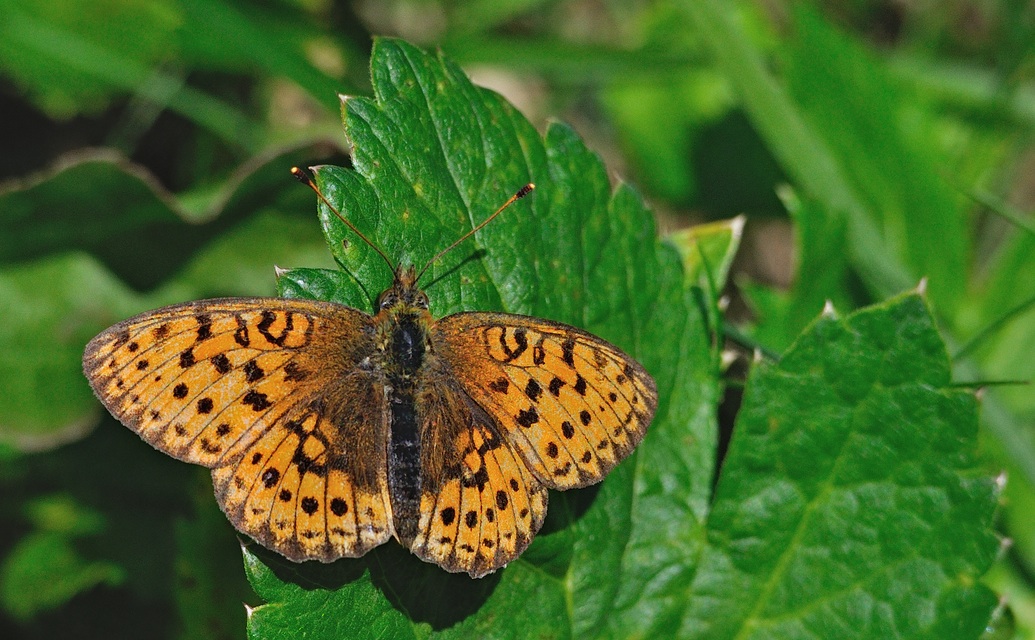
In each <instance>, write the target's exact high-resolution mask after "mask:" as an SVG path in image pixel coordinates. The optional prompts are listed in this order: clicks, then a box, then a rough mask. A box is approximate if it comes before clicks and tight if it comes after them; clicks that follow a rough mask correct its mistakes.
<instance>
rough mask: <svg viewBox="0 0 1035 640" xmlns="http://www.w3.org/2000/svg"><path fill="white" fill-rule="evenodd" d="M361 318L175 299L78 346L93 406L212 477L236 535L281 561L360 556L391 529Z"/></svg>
mask: <svg viewBox="0 0 1035 640" xmlns="http://www.w3.org/2000/svg"><path fill="white" fill-rule="evenodd" d="M373 336H374V330H373V324H372V318H371V317H370V316H369V315H367V314H365V313H362V312H360V311H357V310H355V309H350V308H348V307H344V306H341V305H336V304H331V303H324V302H314V301H306V300H287V299H281V298H240V299H218V300H204V301H200V302H191V303H186V304H181V305H174V306H171V307H166V308H163V309H159V310H157V311H152V312H149V313H145V314H142V315H140V316H137V317H135V318H131V319H129V320H126V321H125V322H121V323H119V324H117V325H115V326H113V327H111V328H109V329H107V330H106V331H104V332H102V333H101V334H99V335H98V336H97V337H95V338H94V339H93V340H91V341H90V343H89V344H88V345H87V347H86V352H85V355H84V356H83V368H84V371H85V373H86V377H87V378H88V379H89V381H90V384H91V386H92V387H93V389H94V392H95V393H96V394H97V397H98V398H100V400H101V402H103V403H104V405H105V406H106V407H107V408H108V410H109V411H111V413H112V414H113V415H115V417H117V418H118V419H119V420H120V421H122V423H123V424H125V425H126V426H128V427H129V428H130V429H132V430H133V431H135V432H136V433H137V434H139V435H140V437H141V438H143V439H144V440H146V441H147V442H149V443H150V444H152V445H153V446H154V447H155V448H157V449H159V450H161V451H163V452H165V453H168V454H169V455H171V456H173V457H176V458H178V459H180V460H184V461H186V462H192V463H195V464H200V465H204V466H206V467H209V468H211V469H212V477H213V484H214V486H215V491H216V497H217V499H218V501H219V504H220V506H221V507H222V508H223V510H224V511H225V512H226V514H227V516H228V517H229V519H230V521H231V522H233V524H234V526H235V527H237V528H238V529H239V530H240V531H242V532H244V533H246V534H248V535H250V536H251V537H253V538H255V539H256V540H258V541H259V542H261V543H262V544H263V545H265V546H267V547H269V548H271V549H274V550H275V551H278V552H280V553H281V554H283V555H285V556H286V557H288V558H290V559H292V560H296V561H301V560H305V559H318V560H322V561H325V562H328V561H331V560H334V559H336V558H339V557H342V556H359V555H362V554H363V553H365V552H366V551H367V550H369V549H370V548H372V547H374V546H377V545H378V544H381V543H382V542H384V541H385V540H387V539H388V538H389V537H390V536H391V533H392V528H391V520H392V519H391V507H390V505H389V501H388V492H387V487H386V483H385V466H386V458H385V447H384V442H385V433H386V431H385V429H386V427H385V424H386V422H385V420H386V414H385V401H384V386H383V384H382V383H381V382H380V380H379V379H378V378H377V377H376V375H375V374H374V373H373V372H371V371H369V368H368V367H365V366H364V364H363V363H364V360H365V359H366V358H368V357H369V356H370V355H371V354H372V353H373V351H374V337H373Z"/></svg>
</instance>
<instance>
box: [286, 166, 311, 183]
mask: <svg viewBox="0 0 1035 640" xmlns="http://www.w3.org/2000/svg"><path fill="white" fill-rule="evenodd" d="M291 175H293V176H295V178H297V179H298V181H299V182H301V183H302V184H305V185H309V186H310V187H311V186H313V180H312V178H310V177H309V175H308V174H307V173H306V172H305V171H302V170H301V169H299V168H298V167H291Z"/></svg>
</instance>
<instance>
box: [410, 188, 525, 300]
mask: <svg viewBox="0 0 1035 640" xmlns="http://www.w3.org/2000/svg"><path fill="white" fill-rule="evenodd" d="M533 189H535V185H534V184H532V183H531V182H529V183H528V184H526V185H525V186H523V187H521V188H520V189H518V191H517V193H515V194H514V195H512V196H510V198H509V199H508V200H507V201H506V202H504V203H503V206H501V207H500V208H499V209H496V212H495V213H493V214H492V215H491V216H489V217H488V218H486V219H485V220H483V221H482V223H481V224H479V225H478V226H477V227H475V228H474V229H471V230H470V231H468V232H467V233H465V234H464V235H462V236H460V239H459V240H457V241H456V242H454V243H453V244H451V245H449V246H448V247H446V248H445V249H443V250H442V251H439V252H438V253H437V254H436V255H435V257H434V258H432V259H431V260H428V263H427V264H426V265H424V268H423V269H421V270H420V273H418V274H417V278H416V280H414V282H416V281H418V280H420V277H421V276H422V275H424V272H425V271H427V270H428V267H430V266H431V265H433V264H435V262H436V261H437V260H438V259H439V258H441V257H442V256H444V255H446V254H447V253H449V252H450V251H452V250H453V249H455V248H456V246H457V245H458V244H460V243H461V242H463V241H464V240H467V239H468V238H470V237H471V236H473V235H474V234H476V233H478V231H479V230H480V229H481V228H482V227H484V226H485V225H487V224H489V223H490V222H492V219H493V218H495V217H496V216H498V215H499V214H501V213H503V210H504V209H506V208H507V207H509V206H510V205H512V204H514V203H515V202H517V201H518V200H520V199H521V198H524V197H525V196H527V195H528V194H530V193H532V190H533Z"/></svg>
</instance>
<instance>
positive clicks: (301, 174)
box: [291, 167, 509, 273]
mask: <svg viewBox="0 0 1035 640" xmlns="http://www.w3.org/2000/svg"><path fill="white" fill-rule="evenodd" d="M291 175H293V176H295V177H296V178H298V181H299V182H301V183H302V184H304V185H305V186H307V187H309V188H310V189H312V190H313V191H314V192H315V193H316V196H317V197H318V198H320V200H322V201H323V203H324V204H325V205H327V208H328V209H330V210H331V211H333V212H334V215H336V216H338V219H339V220H341V221H342V222H344V223H345V226H346V227H348V228H349V229H352V232H353V233H355V234H356V235H357V236H359V237H360V239H361V240H363V242H365V243H367V244H368V245H370V246H371V248H372V249H373V250H374V251H376V252H377V253H378V255H380V256H381V258H382V259H384V261H385V264H387V265H388V268H389V269H391V270H392V272H393V273H394V272H395V265H393V264H392V261H391V260H389V259H388V256H386V255H385V252H384V251H381V248H380V247H378V246H377V245H376V244H374V243H373V242H371V241H370V239H369V238H367V237H366V236H365V235H363V233H362V232H361V231H360V230H359V229H357V228H356V225H354V224H352V223H351V222H349V220H348V218H346V217H345V216H343V215H341V212H340V211H338V209H337V207H335V206H334V205H333V204H331V202H330V200H328V199H327V196H325V195H323V192H322V191H320V187H318V186H316V183H315V182H313V179H312V178H310V177H309V175H308V174H307V173H306V172H305V171H302V170H301V169H299V168H298V167H291ZM508 204H509V203H508Z"/></svg>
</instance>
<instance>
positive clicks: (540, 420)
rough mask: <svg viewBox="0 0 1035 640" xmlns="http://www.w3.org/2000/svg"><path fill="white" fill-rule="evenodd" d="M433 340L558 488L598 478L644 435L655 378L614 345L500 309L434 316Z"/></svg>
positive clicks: (471, 392) (536, 468) (455, 372)
mask: <svg viewBox="0 0 1035 640" xmlns="http://www.w3.org/2000/svg"><path fill="white" fill-rule="evenodd" d="M432 340H433V342H434V343H435V344H436V345H437V346H438V348H439V351H440V353H441V354H442V357H443V359H445V360H446V361H449V362H453V363H462V366H454V367H453V370H452V374H453V375H454V376H455V377H456V379H457V381H458V382H459V383H460V385H461V386H462V387H463V388H464V390H465V391H466V392H467V393H468V394H469V395H470V397H471V398H473V399H474V401H475V402H477V403H478V405H480V406H481V407H482V408H483V409H484V410H485V411H486V412H487V413H488V414H489V415H490V416H491V417H492V418H493V419H495V420H496V421H497V422H498V423H500V424H502V425H504V426H505V427H506V428H505V429H504V434H505V437H506V439H507V441H508V442H509V443H510V444H511V445H512V446H513V447H514V448H515V449H516V450H517V451H518V452H519V453H520V455H521V458H522V460H523V461H524V462H525V463H526V464H527V465H528V467H529V468H530V469H531V470H532V471H533V472H534V473H535V475H536V476H537V477H538V478H539V480H540V481H541V482H542V483H543V484H545V485H546V486H548V487H550V488H553V489H570V488H573V487H581V486H586V485H589V484H593V483H595V482H599V481H600V480H601V479H602V478H603V477H604V476H605V475H606V474H607V473H608V472H609V471H610V470H611V469H612V468H614V466H615V465H616V464H618V462H620V461H621V460H622V459H623V458H625V457H626V456H627V455H628V454H629V453H630V452H631V451H632V450H633V448H634V447H635V446H636V445H637V444H638V443H639V442H640V440H641V439H642V438H643V436H644V434H645V433H646V430H647V426H648V425H649V424H650V421H651V419H652V418H653V416H654V411H655V408H656V406H657V389H656V387H655V384H654V380H653V379H652V378H651V377H650V375H648V374H647V373H646V372H645V371H644V370H643V368H642V367H641V366H640V365H639V364H638V363H637V362H636V361H635V360H633V359H632V358H630V357H629V356H627V355H625V354H624V353H623V352H621V351H620V350H619V349H618V348H616V347H614V346H613V345H611V344H609V343H607V342H605V341H604V340H601V339H600V338H597V337H596V336H594V335H592V334H589V333H586V332H585V331H581V330H579V329H576V328H574V327H570V326H568V325H564V324H560V323H556V322H550V321H546V320H542V319H539V318H531V317H527V316H519V315H512V314H499V313H459V314H455V315H452V316H448V317H446V318H443V319H441V320H440V321H438V322H437V323H436V324H435V325H434V328H433V333H432Z"/></svg>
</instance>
